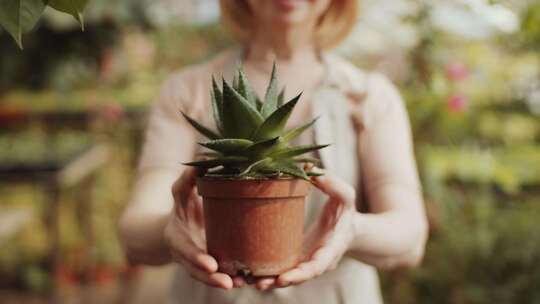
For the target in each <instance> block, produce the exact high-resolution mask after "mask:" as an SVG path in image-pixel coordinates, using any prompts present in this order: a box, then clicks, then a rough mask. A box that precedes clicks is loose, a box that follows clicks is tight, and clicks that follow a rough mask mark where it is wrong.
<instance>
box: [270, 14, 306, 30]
mask: <svg viewBox="0 0 540 304" xmlns="http://www.w3.org/2000/svg"><path fill="white" fill-rule="evenodd" d="M303 15H304V14H295V13H289V14H281V15H279V16H276V17H275V18H274V23H275V24H276V25H278V26H280V27H295V26H301V25H303V24H306V23H308V22H307V21H306V18H305V17H304V16H303Z"/></svg>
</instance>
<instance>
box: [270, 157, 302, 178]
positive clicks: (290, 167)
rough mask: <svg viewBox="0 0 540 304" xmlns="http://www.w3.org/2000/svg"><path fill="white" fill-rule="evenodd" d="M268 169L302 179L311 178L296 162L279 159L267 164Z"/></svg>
mask: <svg viewBox="0 0 540 304" xmlns="http://www.w3.org/2000/svg"><path fill="white" fill-rule="evenodd" d="M266 168H267V169H271V170H275V171H279V172H283V173H286V174H287V175H290V176H293V177H298V178H301V179H305V180H309V177H308V176H307V174H306V172H304V170H303V169H301V168H298V167H297V166H296V165H295V164H294V163H290V162H284V161H281V162H280V161H278V162H273V163H272V164H270V165H268V166H266Z"/></svg>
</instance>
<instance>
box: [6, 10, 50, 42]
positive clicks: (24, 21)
mask: <svg viewBox="0 0 540 304" xmlns="http://www.w3.org/2000/svg"><path fill="white" fill-rule="evenodd" d="M45 4H46V1H43V0H1V1H0V26H2V27H3V28H4V29H5V30H6V31H7V32H8V33H9V34H10V35H11V36H12V37H13V39H15V41H16V42H17V44H18V45H19V48H21V49H22V48H23V47H22V34H24V33H26V32H29V31H30V30H32V28H34V26H35V25H36V23H37V22H38V20H39V18H40V17H41V14H42V13H43V11H44V10H45Z"/></svg>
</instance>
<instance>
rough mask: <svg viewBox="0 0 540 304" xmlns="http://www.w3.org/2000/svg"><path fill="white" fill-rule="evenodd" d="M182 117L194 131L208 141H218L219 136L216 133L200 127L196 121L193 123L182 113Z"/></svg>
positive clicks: (192, 120)
mask: <svg viewBox="0 0 540 304" xmlns="http://www.w3.org/2000/svg"><path fill="white" fill-rule="evenodd" d="M182 115H183V116H184V118H185V119H186V120H187V121H188V122H189V123H190V124H191V125H192V126H193V128H195V130H197V131H199V133H201V134H202V135H204V136H206V137H207V138H209V139H219V138H221V136H219V135H218V134H217V133H216V132H214V131H212V130H210V129H208V128H207V127H205V126H203V125H201V124H200V123H198V122H197V121H195V120H194V119H193V118H191V117H189V116H188V115H187V114H186V113H184V112H183V111H182Z"/></svg>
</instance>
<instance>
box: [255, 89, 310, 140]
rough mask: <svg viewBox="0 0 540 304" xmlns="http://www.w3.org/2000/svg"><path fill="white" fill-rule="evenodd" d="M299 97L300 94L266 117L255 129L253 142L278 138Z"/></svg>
mask: <svg viewBox="0 0 540 304" xmlns="http://www.w3.org/2000/svg"><path fill="white" fill-rule="evenodd" d="M301 95H302V93H300V94H299V95H298V96H296V97H295V98H293V99H291V101H289V102H287V103H286V104H284V105H282V106H281V107H279V108H278V109H277V110H275V111H274V112H273V113H272V114H271V115H270V116H268V118H266V120H265V121H264V122H263V123H262V125H261V126H260V127H259V128H258V129H257V131H256V132H255V134H254V135H253V138H254V139H255V140H265V139H269V138H274V137H276V136H279V135H280V134H281V132H282V131H283V128H285V124H286V123H287V120H288V119H289V116H291V112H292V110H293V109H294V107H295V106H296V103H297V102H298V100H299V99H300V96H301Z"/></svg>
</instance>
